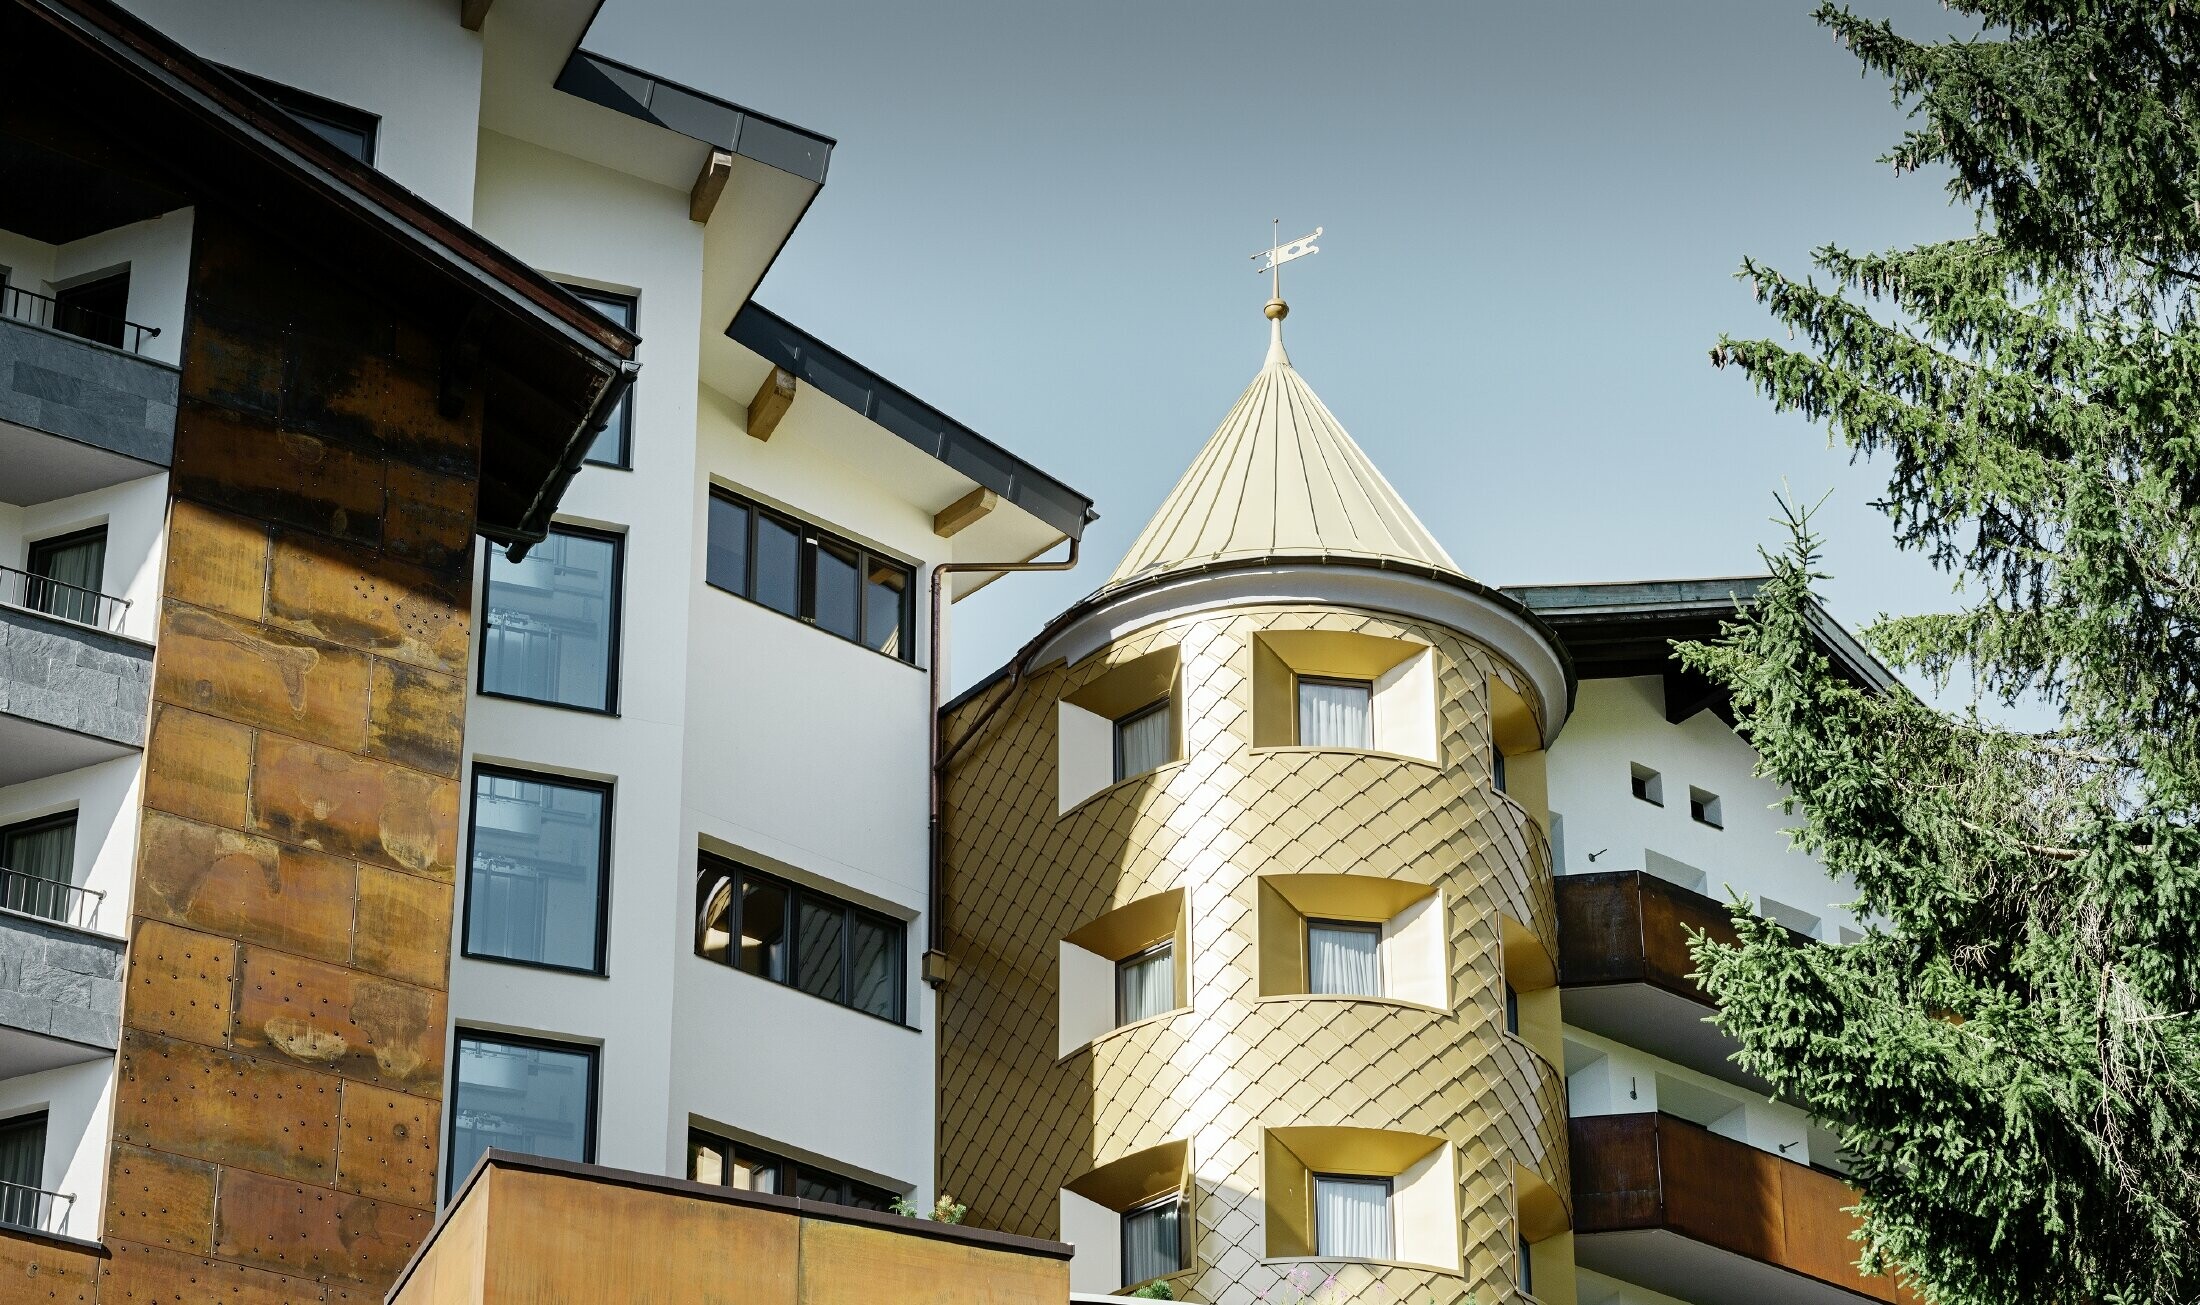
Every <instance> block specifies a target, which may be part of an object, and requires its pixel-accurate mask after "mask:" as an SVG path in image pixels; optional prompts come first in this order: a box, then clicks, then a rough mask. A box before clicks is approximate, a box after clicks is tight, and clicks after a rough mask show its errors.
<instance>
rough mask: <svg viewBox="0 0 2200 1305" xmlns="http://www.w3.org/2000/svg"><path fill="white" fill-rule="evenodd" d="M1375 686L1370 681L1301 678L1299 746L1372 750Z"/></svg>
mask: <svg viewBox="0 0 2200 1305" xmlns="http://www.w3.org/2000/svg"><path fill="white" fill-rule="evenodd" d="M1374 700H1375V685H1374V683H1373V682H1372V681H1369V680H1332V679H1325V678H1322V677H1319V676H1312V675H1302V676H1300V677H1299V746H1301V747H1307V748H1372V747H1374V746H1375V732H1374V728H1373V723H1372V716H1371V712H1370V710H1369V709H1370V708H1371V707H1372V706H1373V704H1374Z"/></svg>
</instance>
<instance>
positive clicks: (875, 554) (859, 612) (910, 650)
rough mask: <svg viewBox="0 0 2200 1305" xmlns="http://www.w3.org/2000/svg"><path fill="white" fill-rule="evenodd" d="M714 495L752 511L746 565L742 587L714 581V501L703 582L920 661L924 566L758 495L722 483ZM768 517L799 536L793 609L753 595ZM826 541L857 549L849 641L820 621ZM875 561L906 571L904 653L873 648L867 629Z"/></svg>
mask: <svg viewBox="0 0 2200 1305" xmlns="http://www.w3.org/2000/svg"><path fill="white" fill-rule="evenodd" d="M710 496H711V497H712V498H714V499H721V500H723V501H725V502H726V503H728V504H730V505H732V506H734V507H738V508H740V509H742V510H743V511H745V512H746V513H748V516H747V518H746V520H747V526H746V530H747V535H746V537H745V538H744V539H743V540H742V562H741V564H742V569H743V575H742V577H741V588H739V589H732V588H729V587H727V586H725V585H722V584H720V583H718V582H717V581H716V580H713V579H711V578H710V568H709V565H708V557H709V547H710V544H709V535H710V525H709V518H708V515H707V513H708V511H709V505H708V504H705V506H704V511H705V513H706V516H705V519H704V527H703V533H704V556H705V559H706V561H705V565H704V568H703V583H704V584H705V585H707V586H709V587H710V588H712V589H716V590H717V591H718V592H720V593H722V594H732V595H733V596H734V597H736V598H739V599H741V600H742V601H744V602H747V603H752V604H754V605H755V606H757V607H761V608H763V609H764V610H765V611H767V612H772V613H774V614H776V615H779V616H783V617H786V618H787V619H789V620H792V621H798V622H800V623H801V624H803V625H806V626H808V627H810V628H811V629H813V630H816V631H818V632H819V633H821V634H827V635H831V636H832V637H833V638H835V639H839V640H840V641H841V642H843V643H852V644H854V645H855V646H857V647H858V648H862V649H864V650H865V651H867V652H871V653H876V654H877V655H878V656H880V657H884V658H886V659H887V660H888V661H895V662H900V663H902V664H903V665H905V666H917V665H920V664H921V663H920V662H919V660H918V657H917V644H918V642H919V639H918V635H917V597H916V595H917V572H918V569H919V568H917V567H916V566H914V565H912V564H910V563H908V562H905V561H903V560H902V559H901V558H899V557H896V556H894V555H893V554H891V553H886V552H882V551H880V550H879V549H876V548H873V547H871V546H870V545H868V544H864V543H861V542H858V541H857V540H854V539H850V538H849V537H848V536H846V535H843V534H841V533H840V532H839V531H837V530H830V529H827V528H826V527H824V526H821V525H819V524H817V523H816V522H814V521H811V520H808V519H807V518H804V517H799V516H796V515H795V514H794V513H792V512H788V511H786V510H784V509H781V508H776V507H773V506H771V505H770V504H768V503H763V502H760V501H758V500H756V499H753V498H750V497H748V496H747V495H745V494H741V493H737V492H735V491H734V490H730V489H726V488H724V487H722V486H719V485H712V486H711V487H710ZM767 517H768V518H771V519H772V520H773V521H775V522H776V523H777V524H778V525H779V526H781V527H782V528H784V529H788V530H791V531H793V532H794V534H795V536H796V539H797V543H796V553H795V610H794V611H792V612H783V611H780V610H779V609H778V608H776V607H774V606H772V605H771V604H770V603H767V602H765V601H763V600H762V599H760V598H756V597H754V596H753V595H754V594H755V592H756V563H757V547H756V527H757V523H758V521H760V520H762V519H764V518H767ZM825 545H831V546H833V547H836V548H842V549H848V550H851V551H853V552H854V553H855V555H856V634H855V637H854V638H853V639H850V638H848V637H847V636H845V635H843V634H840V633H839V632H838V631H835V630H830V629H827V628H826V627H824V626H822V625H819V624H818V623H817V555H818V550H819V549H820V547H822V546H825ZM873 564H884V565H886V566H890V567H892V568H894V569H895V570H897V571H899V572H901V574H902V579H903V583H902V587H901V628H902V631H903V633H904V634H905V635H906V636H907V637H906V638H905V639H904V640H903V641H902V644H903V651H901V652H898V653H890V652H886V651H884V650H883V649H879V648H873V647H872V646H871V643H870V640H869V638H868V637H867V635H868V633H869V632H868V630H867V629H866V627H867V626H868V625H869V624H870V615H871V608H870V604H869V603H867V602H865V601H864V600H865V598H866V597H867V593H866V590H865V586H866V585H868V584H869V583H870V581H869V575H870V570H871V567H872V565H873Z"/></svg>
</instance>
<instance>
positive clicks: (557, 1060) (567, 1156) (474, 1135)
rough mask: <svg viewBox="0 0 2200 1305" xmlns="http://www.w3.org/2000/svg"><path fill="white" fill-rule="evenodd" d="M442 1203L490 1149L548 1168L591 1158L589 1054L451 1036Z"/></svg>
mask: <svg viewBox="0 0 2200 1305" xmlns="http://www.w3.org/2000/svg"><path fill="white" fill-rule="evenodd" d="M457 1061H458V1068H457V1070H456V1071H455V1072H454V1073H453V1074H452V1076H451V1079H452V1087H451V1139H450V1146H449V1147H448V1148H447V1151H448V1155H449V1161H448V1167H447V1170H446V1174H445V1178H444V1185H445V1195H446V1196H448V1195H450V1194H451V1193H455V1192H456V1191H457V1190H458V1185H459V1183H460V1182H462V1181H464V1179H465V1177H466V1175H467V1173H468V1172H469V1171H471V1170H472V1169H473V1167H474V1162H475V1161H476V1160H479V1159H480V1158H481V1153H482V1152H484V1151H487V1150H489V1149H490V1148H491V1147H496V1148H499V1149H502V1150H505V1151H518V1152H520V1153H521V1154H523V1155H539V1156H548V1157H550V1158H551V1159H554V1160H579V1161H590V1160H594V1159H595V1158H596V1049H595V1048H594V1047H576V1046H570V1045H567V1044H565V1043H558V1042H543V1041H539V1040H536V1039H533V1038H516V1037H507V1036H505V1035H503V1034H492V1033H474V1032H470V1031H468V1030H465V1029H460V1030H459V1033H458V1056H457Z"/></svg>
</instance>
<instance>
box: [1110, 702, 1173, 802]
mask: <svg viewBox="0 0 2200 1305" xmlns="http://www.w3.org/2000/svg"><path fill="white" fill-rule="evenodd" d="M1172 705H1174V704H1173V702H1172V700H1171V696H1170V695H1167V694H1164V695H1163V696H1161V697H1159V698H1156V699H1154V700H1153V701H1152V702H1149V703H1147V704H1146V705H1145V706H1143V707H1136V708H1133V709H1132V710H1130V711H1127V712H1124V713H1123V714H1122V715H1120V716H1118V717H1116V718H1115V719H1114V720H1111V721H1109V722H1108V743H1109V746H1110V747H1112V748H1113V749H1114V752H1115V761H1114V765H1113V767H1112V773H1113V774H1114V776H1115V778H1114V779H1112V780H1110V781H1109V782H1110V783H1111V784H1120V783H1122V782H1124V781H1125V780H1131V779H1137V778H1138V777H1139V776H1140V775H1151V774H1153V773H1154V771H1156V770H1159V769H1161V766H1166V765H1169V764H1170V763H1171V762H1173V761H1174V760H1175V759H1176V758H1175V757H1174V755H1173V754H1174V753H1175V751H1176V748H1175V747H1174V746H1171V747H1170V748H1169V752H1170V753H1171V754H1172V755H1171V756H1170V757H1169V758H1167V759H1166V760H1164V761H1162V763H1161V766H1155V767H1153V768H1152V769H1151V770H1141V771H1138V772H1137V773H1135V774H1127V773H1125V772H1124V769H1123V731H1124V730H1126V729H1128V728H1129V727H1131V726H1133V725H1136V724H1138V723H1139V722H1140V721H1143V720H1147V719H1149V718H1151V717H1153V716H1157V715H1160V714H1162V713H1164V712H1166V711H1168V710H1169V709H1170V707H1171V706H1172ZM1170 731H1171V739H1170V742H1171V744H1172V745H1173V744H1174V742H1175V738H1174V733H1175V723H1174V722H1173V721H1172V722H1171V723H1170Z"/></svg>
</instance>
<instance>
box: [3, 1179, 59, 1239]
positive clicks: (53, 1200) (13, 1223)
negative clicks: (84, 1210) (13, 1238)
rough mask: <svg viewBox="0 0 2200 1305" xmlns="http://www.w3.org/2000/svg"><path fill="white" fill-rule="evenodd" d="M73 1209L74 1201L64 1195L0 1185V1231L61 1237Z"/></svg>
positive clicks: (4, 1184) (23, 1186)
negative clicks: (5, 1229) (2, 1229)
mask: <svg viewBox="0 0 2200 1305" xmlns="http://www.w3.org/2000/svg"><path fill="white" fill-rule="evenodd" d="M75 1207H76V1197H74V1196H72V1195H70V1194H68V1193H66V1192H49V1191H46V1190H44V1189H42V1188H37V1187H30V1186H26V1185H25V1184H22V1183H8V1182H0V1228H11V1229H16V1230H18V1231H21V1232H34V1233H54V1234H57V1235H59V1234H65V1233H67V1231H68V1227H69V1216H70V1215H71V1214H73V1213H75Z"/></svg>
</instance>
